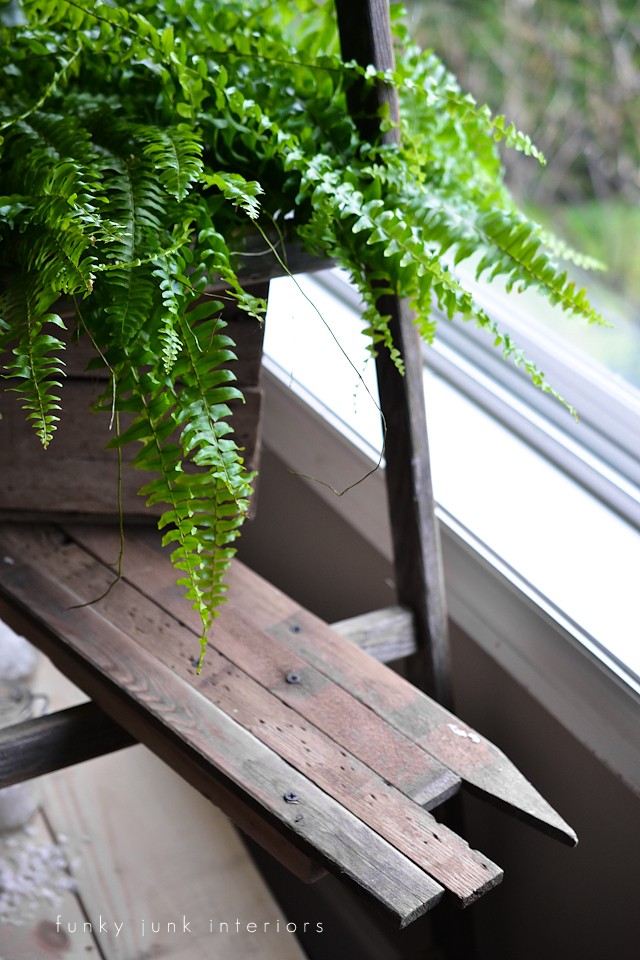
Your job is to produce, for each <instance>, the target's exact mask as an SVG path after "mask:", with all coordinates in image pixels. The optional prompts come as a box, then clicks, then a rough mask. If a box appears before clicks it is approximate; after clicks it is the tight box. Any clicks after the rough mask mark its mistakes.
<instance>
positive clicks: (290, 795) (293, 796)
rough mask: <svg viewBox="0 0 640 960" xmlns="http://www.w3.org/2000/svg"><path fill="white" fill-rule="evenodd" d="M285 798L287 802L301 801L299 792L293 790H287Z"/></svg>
mask: <svg viewBox="0 0 640 960" xmlns="http://www.w3.org/2000/svg"><path fill="white" fill-rule="evenodd" d="M284 799H285V800H286V801H287V803H300V796H299V794H297V793H294V791H293V790H287V792H286V793H285V795H284Z"/></svg>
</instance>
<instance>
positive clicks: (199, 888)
mask: <svg viewBox="0 0 640 960" xmlns="http://www.w3.org/2000/svg"><path fill="white" fill-rule="evenodd" d="M37 685H38V689H41V690H44V691H46V692H47V693H48V694H49V697H50V700H51V703H52V707H53V708H54V709H63V708H67V707H69V706H72V705H74V704H76V703H77V701H78V696H80V697H81V696H82V695H81V694H80V692H79V691H77V690H76V689H74V688H73V687H72V685H71V684H70V683H69V682H68V681H67V680H66V678H64V677H63V676H62V675H61V674H60V673H59V672H58V671H56V670H55V669H54V668H53V667H52V665H51V664H50V663H49V662H48V661H47V660H46V658H41V663H40V666H39V668H38V674H37ZM159 797H161V799H162V802H161V803H158V798H159ZM42 799H43V806H44V809H45V811H46V817H47V821H48V822H49V823H50V824H51V827H52V829H53V831H54V834H55V835H64V836H66V837H68V838H69V845H70V846H71V847H72V848H74V849H75V850H76V852H77V863H76V865H75V867H74V871H73V873H74V877H75V878H76V881H77V885H78V890H79V895H80V898H81V902H82V905H83V908H84V911H85V913H84V914H83V917H84V916H86V919H87V920H89V921H90V922H93V923H94V924H96V927H97V929H98V930H99V923H98V920H99V917H100V916H101V915H102V917H103V918H105V917H106V918H108V919H109V920H110V921H111V922H110V924H109V930H110V935H109V936H106V935H105V934H102V936H101V937H100V938H99V942H100V948H101V953H100V957H101V958H102V960H142V958H143V957H147V958H149V960H150V958H151V957H164V958H165V960H210V958H211V957H212V956H215V957H216V960H257V958H262V960H274V958H278V960H303V950H302V949H301V948H300V946H299V945H298V942H297V940H296V938H295V936H293V935H291V934H287V933H286V930H285V920H286V918H285V917H284V916H283V914H282V911H281V910H280V908H279V906H278V904H277V903H276V902H275V901H274V900H273V898H272V897H271V895H270V893H269V890H268V889H267V887H266V884H265V883H264V882H263V881H262V879H261V877H260V876H259V874H258V871H257V870H256V869H255V867H254V866H253V863H252V862H251V860H250V858H249V856H248V855H247V852H246V850H245V849H244V845H243V844H242V842H241V840H240V838H239V837H238V835H237V833H236V831H235V830H234V829H233V826H232V825H231V824H230V823H229V821H228V819H227V818H226V817H225V816H223V815H222V814H221V813H220V812H219V811H218V810H216V808H215V807H214V806H213V804H211V803H209V802H208V801H207V800H206V799H205V798H204V797H202V796H200V794H198V793H197V792H196V791H195V790H193V789H192V788H191V787H190V786H189V785H188V784H187V783H185V782H184V780H182V779H181V778H180V777H178V776H176V774H175V773H174V772H173V771H172V770H170V769H169V767H167V765H166V764H164V763H162V762H161V761H160V760H158V759H157V758H156V757H154V756H153V754H151V753H150V752H149V751H148V750H147V749H146V748H144V747H142V746H139V747H136V748H134V749H132V750H128V751H125V752H124V753H119V754H117V755H113V756H111V757H104V758H101V759H99V760H95V761H90V762H88V763H85V764H82V765H79V766H77V767H74V768H72V769H68V770H64V771H60V772H58V773H56V774H54V775H52V776H49V777H46V778H45V779H44V781H43V782H42ZM74 907H75V909H74ZM58 912H60V911H58V910H52V909H51V908H49V910H48V911H47V913H46V914H45V917H46V918H47V919H48V920H50V919H51V917H52V915H53V917H54V919H55V915H56V914H57V913H58ZM61 912H62V914H63V917H64V919H65V920H70V921H73V920H74V919H75V918H77V916H78V911H77V904H75V905H74V904H73V903H67V904H64V905H63V908H62V911H61ZM183 916H187V918H188V920H190V921H191V923H190V931H191V932H190V933H189V934H186V933H184V930H183V924H182V917H183ZM236 918H239V919H240V921H241V924H243V925H244V928H243V926H241V928H240V931H239V932H238V931H237V930H236V927H235V921H236ZM316 918H317V919H320V920H321V919H322V914H321V912H318V913H316V914H315V916H314V917H313V918H310V919H312V920H314V921H315V920H316ZM114 919H115V920H118V922H119V923H123V921H124V925H123V927H122V929H121V932H120V935H119V936H118V937H117V938H115V937H114V936H113V932H114V931H113V925H112V924H113V920H114ZM143 919H145V920H146V925H145V934H144V936H143V934H142V924H141V921H142V920H143ZM278 919H279V920H280V932H278V930H277V927H276V924H277V921H278ZM151 920H153V921H154V922H155V923H156V924H160V931H159V932H158V933H152V932H151V930H150V921H151ZM210 920H213V921H214V923H213V930H211V928H210V925H209V924H210ZM170 922H175V923H176V932H175V933H174V932H173V930H172V929H170V928H169V927H168V924H169V923H170ZM220 922H227V923H228V925H229V933H226V932H225V930H224V928H223V930H222V933H221V932H220V927H219V923H220ZM250 922H253V923H255V924H256V925H257V930H256V933H255V934H250V933H247V930H246V924H247V923H250ZM265 924H267V927H266V929H265ZM156 929H157V926H156ZM3 933H4V930H3ZM68 940H69V951H70V953H71V956H70V960H76V956H77V955H76V953H75V952H73V947H74V944H75V942H76V935H74V936H73V937H69V938H68ZM78 945H79V946H80V940H78ZM82 955H83V956H85V957H86V958H87V960H91V957H92V956H95V954H90V953H83V954H82ZM56 956H57V954H56ZM60 956H64V957H65V958H66V957H67V952H64V951H61V954H60ZM78 956H79V954H78ZM47 957H48V958H51V953H48V954H47ZM9 960H41V957H40V955H39V954H38V956H37V958H36V957H34V955H33V954H31V953H29V952H27V953H26V954H25V956H24V957H13V956H12V955H11V954H9ZM42 960H44V958H42Z"/></svg>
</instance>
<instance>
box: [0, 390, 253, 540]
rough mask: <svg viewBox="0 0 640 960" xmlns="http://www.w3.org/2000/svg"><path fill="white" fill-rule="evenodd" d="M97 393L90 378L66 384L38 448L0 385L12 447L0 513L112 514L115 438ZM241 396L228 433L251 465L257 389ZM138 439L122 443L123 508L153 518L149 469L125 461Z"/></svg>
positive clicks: (5, 435)
mask: <svg viewBox="0 0 640 960" xmlns="http://www.w3.org/2000/svg"><path fill="white" fill-rule="evenodd" d="M99 394H100V388H99V386H98V385H97V384H96V383H95V382H94V381H92V380H89V379H82V378H80V379H73V380H69V381H68V382H66V383H65V384H64V407H65V409H64V416H63V417H62V418H61V422H60V425H59V427H58V430H57V431H56V435H55V437H54V439H53V440H52V442H51V444H50V446H49V447H48V449H47V450H44V449H43V448H42V446H41V444H40V442H39V441H38V438H37V437H36V436H35V433H34V432H33V430H32V429H31V427H30V426H29V425H27V424H26V423H25V415H24V411H23V410H22V409H21V408H20V406H19V404H18V403H17V402H16V400H15V396H13V395H11V394H6V393H0V414H1V415H2V421H1V422H0V437H1V438H2V443H3V445H6V447H5V449H7V450H11V457H6V458H5V462H4V463H3V465H2V483H1V484H0V515H1V516H4V517H11V516H18V517H19V518H20V519H22V518H23V515H27V517H26V518H27V519H36V518H37V519H44V518H47V517H62V516H67V517H68V516H70V515H71V516H73V515H76V516H83V515H85V516H93V517H97V518H102V517H109V516H110V517H111V518H113V517H114V516H117V512H118V511H117V489H118V488H117V483H118V462H117V454H116V452H115V450H105V449H104V448H105V445H106V444H107V443H108V442H109V440H111V439H112V438H113V432H112V431H111V430H110V415H109V413H107V412H104V413H92V412H91V404H92V403H93V402H95V400H97V398H98V396H99ZM245 400H246V402H245V403H240V402H239V401H234V402H233V404H230V405H229V406H230V407H233V409H234V410H235V413H234V431H235V432H234V438H235V440H236V443H237V444H238V446H240V447H242V448H243V449H244V451H245V456H246V459H247V463H248V465H249V466H250V467H253V466H254V465H255V464H256V458H257V456H258V455H259V449H260V448H259V436H260V429H261V420H262V405H263V404H262V400H263V398H262V391H261V390H259V389H255V388H251V389H246V390H245ZM136 453H137V444H136V445H135V447H132V448H131V449H128V450H125V451H123V460H124V469H123V471H122V495H123V512H124V514H125V516H127V517H128V518H130V519H146V520H147V521H148V522H153V521H154V520H155V519H156V518H157V517H158V516H159V515H160V513H162V511H163V510H164V509H165V508H164V507H163V506H162V505H161V504H157V505H155V506H154V507H153V508H147V507H146V506H145V501H144V498H142V497H139V496H138V490H139V489H140V488H141V487H142V486H144V485H145V484H146V483H148V482H149V480H150V478H151V477H152V474H150V473H148V472H147V471H142V470H136V469H134V468H133V467H131V466H130V465H129V464H130V462H131V460H132V459H133V457H134V456H135V454H136Z"/></svg>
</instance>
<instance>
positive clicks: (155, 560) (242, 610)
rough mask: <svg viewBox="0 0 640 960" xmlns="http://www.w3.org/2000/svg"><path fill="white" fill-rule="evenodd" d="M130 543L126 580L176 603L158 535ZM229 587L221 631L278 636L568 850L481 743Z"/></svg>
mask: <svg viewBox="0 0 640 960" xmlns="http://www.w3.org/2000/svg"><path fill="white" fill-rule="evenodd" d="M70 529H71V528H70ZM73 529H74V530H75V531H77V535H78V536H81V537H82V539H83V542H84V543H85V545H87V546H89V547H90V544H93V547H92V548H93V549H95V550H97V551H98V555H100V553H102V555H103V556H104V558H105V559H111V558H112V557H113V556H115V550H114V542H115V541H114V539H113V533H111V534H110V536H111V538H112V539H111V541H109V539H108V538H105V536H104V535H103V534H102V533H101V532H100V531H95V530H93V531H91V528H89V527H84V528H82V527H78V526H76V527H74V528H73ZM104 533H105V534H106V531H105V532H104ZM129 540H130V543H131V545H132V550H133V544H134V543H135V549H136V553H135V563H133V562H132V564H131V567H132V576H133V575H134V572H133V571H135V576H136V577H137V578H138V580H139V582H140V583H143V582H144V581H145V580H146V579H148V580H149V582H150V583H151V582H153V583H154V584H157V589H156V588H154V589H153V594H154V599H155V600H156V602H157V603H158V604H160V605H164V604H174V603H180V602H181V601H180V589H179V588H178V587H176V586H175V583H173V581H172V578H171V576H170V575H167V568H166V566H164V564H166V559H163V558H165V556H166V553H165V551H163V549H162V548H161V546H160V544H159V541H158V537H157V535H156V534H154V532H153V531H150V530H144V529H137V530H132V531H131V532H130V535H129ZM90 548H91V547H90ZM130 558H131V559H133V558H132V557H130ZM159 563H160V565H159ZM163 570H164V573H163ZM228 579H229V594H228V602H227V603H226V604H225V605H224V607H223V608H222V610H221V613H220V617H219V618H218V622H219V624H220V628H222V627H223V625H224V623H225V621H226V619H227V618H230V619H233V617H236V616H238V617H240V618H241V619H242V620H245V621H246V622H247V623H249V624H251V625H252V626H254V627H256V628H258V629H259V630H263V631H267V632H269V633H272V634H275V635H277V638H278V639H279V640H280V641H281V642H284V643H286V645H287V646H288V647H289V648H290V650H291V651H292V655H293V654H295V655H296V656H297V657H300V658H302V659H303V660H304V661H305V662H307V663H308V664H309V665H310V666H312V667H314V668H315V669H316V670H318V671H320V672H321V673H322V674H323V675H325V676H326V677H327V678H328V679H330V680H332V681H333V682H334V683H335V684H336V685H337V686H338V687H341V688H343V689H344V690H346V691H347V692H348V693H350V694H352V695H353V696H355V697H356V699H359V700H361V701H362V702H363V703H365V704H369V705H371V706H373V707H374V708H375V711H376V712H377V713H378V714H379V715H380V716H381V717H382V718H383V719H384V720H386V721H387V723H388V724H389V725H390V726H391V727H393V728H394V729H395V730H397V731H398V732H400V733H402V734H403V736H405V737H406V738H407V739H409V740H412V741H413V742H414V743H417V744H418V745H419V746H420V747H421V748H422V749H423V750H425V751H426V752H427V753H430V754H431V755H432V756H434V757H435V758H436V759H438V760H439V761H440V762H441V763H443V764H444V765H445V766H448V767H449V768H450V769H451V770H453V771H454V773H456V774H457V775H458V776H459V777H460V778H461V779H462V782H463V784H464V785H465V786H466V787H467V788H468V789H470V790H471V791H472V792H474V793H477V794H478V795H479V796H481V797H482V798H484V799H487V800H489V801H491V802H493V803H496V804H497V805H498V806H500V807H502V808H503V809H505V810H506V811H507V812H508V813H510V814H513V815H515V816H517V817H519V818H521V819H523V820H525V821H526V822H528V823H530V824H531V825H532V826H534V827H538V828H539V829H541V830H542V831H543V832H546V833H549V834H550V835H551V836H555V837H556V838H557V839H560V840H561V841H562V842H564V843H568V844H569V845H575V843H576V842H577V838H576V835H575V831H574V830H573V829H572V828H571V827H570V826H569V825H568V824H567V823H566V822H565V821H564V820H563V818H562V817H560V816H559V814H558V813H557V812H556V811H555V810H553V808H552V807H551V806H550V805H549V804H548V803H547V802H546V801H545V800H544V798H543V797H542V796H541V795H540V794H539V793H538V791H537V790H535V788H534V787H533V786H532V785H531V784H530V783H529V781H528V780H527V779H526V778H525V777H524V776H523V775H522V774H521V773H520V771H519V770H518V769H517V768H516V767H515V766H514V764H513V763H512V762H511V761H510V760H509V759H508V758H507V757H506V756H505V755H504V753H503V752H502V751H501V750H499V749H498V748H497V747H496V746H494V744H492V743H490V742H489V741H488V740H486V738H485V737H483V736H482V735H481V734H479V733H478V732H477V731H475V730H473V729H471V728H470V727H469V726H468V725H467V724H465V723H464V721H462V720H460V719H459V718H458V717H456V716H455V715H454V714H452V713H451V712H450V711H448V710H446V709H445V708H444V707H442V706H441V705H440V704H438V703H437V702H435V701H434V700H432V699H431V698H429V697H427V696H426V695H425V694H423V693H422V692H421V691H419V690H417V689H416V688H415V687H414V686H412V685H411V684H410V683H408V682H407V681H406V680H405V679H403V678H402V677H400V676H399V675H398V674H396V673H395V672H394V671H392V670H389V668H387V667H385V666H384V665H383V664H381V663H379V662H377V661H376V660H374V658H373V657H370V656H369V655H368V654H366V653H365V652H364V651H362V650H360V649H359V648H358V647H356V646H355V645H353V644H345V642H344V640H343V639H342V638H341V637H340V636H338V635H337V634H336V632H335V630H333V629H332V628H331V627H329V626H328V625H327V624H326V623H324V622H323V621H322V620H320V619H319V618H318V617H314V616H313V615H312V614H310V613H309V612H308V611H305V610H303V609H302V608H301V607H299V605H298V604H297V603H296V602H295V601H294V600H293V599H292V598H291V597H288V596H287V595H286V594H284V593H282V591H280V590H278V589H277V588H275V587H274V586H273V585H272V584H269V583H268V582H267V581H265V580H263V579H262V578H261V577H259V576H258V575H257V574H255V573H253V571H251V570H249V568H248V567H246V566H244V565H243V564H241V563H239V562H237V561H234V563H233V564H232V566H231V569H230V571H229V578H228ZM183 616H184V617H186V618H187V621H186V622H191V623H192V624H194V626H195V619H194V618H195V615H194V614H192V613H191V611H188V610H187V609H186V608H185V611H184V614H183ZM189 618H191V620H189Z"/></svg>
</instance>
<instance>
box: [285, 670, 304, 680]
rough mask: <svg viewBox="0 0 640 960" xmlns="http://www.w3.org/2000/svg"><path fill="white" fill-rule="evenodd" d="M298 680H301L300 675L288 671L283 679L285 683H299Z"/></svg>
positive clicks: (293, 671)
mask: <svg viewBox="0 0 640 960" xmlns="http://www.w3.org/2000/svg"><path fill="white" fill-rule="evenodd" d="M300 679H301V677H300V674H299V673H296V671H295V670H290V671H289V673H288V674H287V675H286V677H285V680H286V681H287V683H300Z"/></svg>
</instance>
